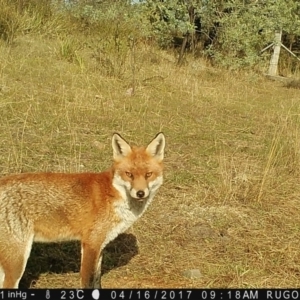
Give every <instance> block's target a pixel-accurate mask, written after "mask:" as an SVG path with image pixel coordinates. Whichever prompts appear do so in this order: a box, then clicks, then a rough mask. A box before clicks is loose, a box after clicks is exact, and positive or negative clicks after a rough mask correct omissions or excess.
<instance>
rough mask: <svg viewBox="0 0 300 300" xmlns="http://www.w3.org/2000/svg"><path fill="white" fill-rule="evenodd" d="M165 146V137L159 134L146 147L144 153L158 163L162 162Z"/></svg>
mask: <svg viewBox="0 0 300 300" xmlns="http://www.w3.org/2000/svg"><path fill="white" fill-rule="evenodd" d="M165 145H166V141H165V136H164V134H163V133H162V132H160V133H158V134H157V135H156V137H155V138H154V139H153V140H152V141H151V142H150V144H149V145H148V146H147V148H146V151H147V152H148V153H149V154H150V155H152V156H153V157H155V158H156V159H157V160H158V161H162V160H163V159H164V150H165Z"/></svg>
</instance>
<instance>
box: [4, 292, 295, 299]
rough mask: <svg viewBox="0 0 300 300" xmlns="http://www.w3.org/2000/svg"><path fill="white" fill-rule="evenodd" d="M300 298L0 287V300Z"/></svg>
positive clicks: (262, 294)
mask: <svg viewBox="0 0 300 300" xmlns="http://www.w3.org/2000/svg"><path fill="white" fill-rule="evenodd" d="M12 299H22V300H69V299H72V300H98V299H103V300H246V299H247V300H273V299H275V300H287V299H291V300H295V299H296V300H300V289H101V290H97V289H95V290H92V289H91V290H89V289H85V290H83V289H59V290H58V289H29V290H7V289H2V290H1V289H0V300H12Z"/></svg>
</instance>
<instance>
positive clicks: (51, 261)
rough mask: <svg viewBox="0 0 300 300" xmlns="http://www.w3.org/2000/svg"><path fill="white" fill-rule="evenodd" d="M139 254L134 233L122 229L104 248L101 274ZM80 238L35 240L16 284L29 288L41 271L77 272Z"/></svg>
mask: <svg viewBox="0 0 300 300" xmlns="http://www.w3.org/2000/svg"><path fill="white" fill-rule="evenodd" d="M137 254H138V246H137V240H136V237H135V236H134V235H133V234H127V233H122V234H120V235H119V236H118V237H117V238H116V239H115V240H113V241H112V242H110V243H109V244H108V245H107V246H106V247H105V249H104V253H103V260H102V271H101V272H102V275H103V274H105V273H108V272H109V271H110V270H112V269H115V268H118V267H121V266H124V265H126V264H128V263H129V261H130V260H131V259H132V258H133V257H134V256H135V255H137ZM80 260H81V248H80V242H78V241H71V242H60V243H34V244H33V246H32V250H31V254H30V257H29V259H28V261H27V265H26V269H25V272H24V274H23V277H22V279H21V281H20V284H19V288H23V289H26V288H29V287H30V286H31V285H32V283H33V282H34V281H37V280H38V279H39V277H40V275H41V274H42V273H56V274H62V273H67V272H75V273H76V272H79V271H80Z"/></svg>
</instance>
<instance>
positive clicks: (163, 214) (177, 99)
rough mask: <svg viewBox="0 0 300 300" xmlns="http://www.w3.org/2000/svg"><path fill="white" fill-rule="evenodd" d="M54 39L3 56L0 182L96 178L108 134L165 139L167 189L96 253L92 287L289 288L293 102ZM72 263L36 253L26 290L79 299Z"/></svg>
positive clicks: (197, 69) (20, 41) (36, 40)
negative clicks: (64, 292) (99, 264)
mask: <svg viewBox="0 0 300 300" xmlns="http://www.w3.org/2000/svg"><path fill="white" fill-rule="evenodd" d="M55 24H56V23H55ZM46 25H47V24H46ZM46 25H44V26H46ZM48 25H49V24H48ZM48 25H47V26H48ZM56 29H57V30H56V31H55V32H58V33H57V34H50V36H47V35H45V34H44V33H43V32H42V33H37V32H34V33H32V34H28V35H21V34H19V35H18V36H17V37H14V39H13V42H12V43H11V44H10V45H7V44H6V43H2V44H1V45H0V107H1V118H0V171H1V174H3V175H5V174H9V173H17V172H29V171H30V172H40V171H53V172H54V171H63V172H83V171H95V172H97V171H100V170H103V169H106V168H108V167H109V166H110V165H111V161H112V149H111V146H110V145H111V140H110V138H111V135H112V133H113V132H119V133H121V134H122V135H124V137H125V138H126V139H127V140H128V141H131V142H133V143H137V144H146V143H147V142H149V140H150V139H151V138H152V137H153V136H154V135H155V134H156V133H157V132H159V131H163V132H164V133H165V135H166V139H167V148H166V158H165V161H166V166H165V183H164V185H163V187H162V188H161V190H160V192H159V194H158V196H157V198H156V199H155V201H154V202H153V204H152V205H151V207H150V208H149V211H147V213H146V214H145V215H144V216H143V217H142V218H141V219H140V220H139V221H138V222H137V223H136V224H135V225H134V226H133V228H132V229H130V231H129V233H127V234H126V235H123V236H121V237H120V238H119V239H118V240H116V241H115V242H113V243H112V244H111V245H110V246H109V247H108V249H107V250H106V255H105V257H106V258H105V259H104V266H103V270H104V275H103V286H104V287H136V288H139V287H173V288H175V287H299V280H298V276H299V271H300V269H299V266H300V256H299V253H298V252H299V251H298V250H299V248H298V247H299V246H298V245H299V236H300V235H299V231H300V226H299V224H300V217H299V215H300V214H299V211H298V207H299V203H298V202H299V192H300V183H299V167H300V150H299V149H300V147H299V146H300V135H299V125H300V120H299V113H300V107H299V90H297V89H291V88H286V87H284V86H283V85H282V84H281V83H277V82H271V81H268V80H267V79H265V78H263V77H262V76H259V75H257V74H255V73H252V74H250V73H247V74H245V73H230V72H227V71H222V70H217V69H214V68H212V67H210V66H209V65H208V64H206V63H205V62H204V61H201V60H193V59H192V58H189V57H188V60H187V62H186V64H185V65H184V66H182V67H181V68H179V67H176V57H174V55H173V54H170V53H167V52H163V51H160V50H157V49H156V48H155V47H153V46H151V45H147V44H146V43H142V42H140V43H137V44H136V45H135V49H134V54H133V52H132V49H130V47H129V48H128V51H125V50H124V49H122V51H121V52H116V53H115V54H114V55H113V54H109V55H108V54H105V52H103V49H102V50H101V49H100V48H99V47H100V45H95V43H94V42H93V39H94V36H93V35H95V39H97V38H99V37H98V34H99V33H95V32H94V33H90V34H89V35H85V34H84V33H80V32H77V33H76V34H75V33H74V34H73V35H72V36H71V37H66V35H65V33H59V30H58V28H56ZM53 32H54V29H53ZM99 39H100V40H101V38H99ZM110 46H111V45H110ZM124 47H125V46H124ZM99 49H100V50H101V51H102V52H101V51H100V50H99ZM99 51H100V52H99ZM96 54H97V55H96ZM100 54H101V55H102V56H101V57H99V56H100ZM118 55H119V56H118ZM132 55H134V58H135V59H134V60H132ZM109 61H110V63H109ZM133 64H134V68H133ZM109 66H112V67H113V69H106V68H109ZM112 70H113V71H112ZM133 85H134V86H133ZM131 87H134V94H133V95H131V96H130V95H128V92H127V91H128V89H129V88H131ZM49 249H50V250H49ZM170 249H172V251H170ZM79 251H80V250H79V249H78V245H77V244H74V243H73V244H72V243H71V244H67V245H65V244H57V245H50V246H49V248H48V246H45V245H39V244H38V245H36V246H35V248H34V250H33V252H32V255H31V258H30V262H29V264H28V267H27V269H26V272H25V275H24V278H23V282H24V285H25V286H31V287H37V288H42V287H49V288H50V287H53V288H54V287H78V286H79V274H78V271H79V259H80V253H79ZM194 268H198V269H200V271H201V273H202V275H203V276H202V277H201V278H200V279H198V280H190V279H187V278H185V277H183V276H182V272H183V271H184V270H186V269H194Z"/></svg>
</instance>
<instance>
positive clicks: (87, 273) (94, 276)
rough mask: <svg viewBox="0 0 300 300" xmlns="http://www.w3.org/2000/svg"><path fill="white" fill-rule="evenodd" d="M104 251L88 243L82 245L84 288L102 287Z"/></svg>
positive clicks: (81, 272)
mask: <svg viewBox="0 0 300 300" xmlns="http://www.w3.org/2000/svg"><path fill="white" fill-rule="evenodd" d="M102 256H103V255H102V251H101V250H100V248H99V250H95V249H94V248H92V247H90V246H89V245H88V244H85V243H82V246H81V269H80V275H81V286H82V287H83V288H101V263H102Z"/></svg>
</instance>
